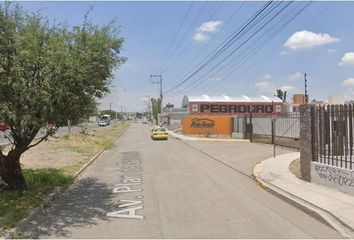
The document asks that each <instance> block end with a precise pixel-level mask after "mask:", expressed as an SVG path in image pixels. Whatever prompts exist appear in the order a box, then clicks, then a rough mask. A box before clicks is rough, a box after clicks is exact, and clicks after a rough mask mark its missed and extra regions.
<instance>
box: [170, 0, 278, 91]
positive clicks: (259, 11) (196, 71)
mask: <svg viewBox="0 0 354 240" xmlns="http://www.w3.org/2000/svg"><path fill="white" fill-rule="evenodd" d="M270 4H271V2H268V3H266V4H265V5H264V6H263V7H262V8H261V9H260V10H258V11H257V12H256V13H255V14H254V15H253V16H252V17H251V18H250V19H249V20H248V21H247V22H246V23H245V24H244V25H243V26H241V27H240V28H239V29H238V30H236V33H235V32H234V33H233V35H232V37H231V38H230V39H229V40H226V43H225V44H224V45H223V46H221V47H220V48H219V49H218V48H216V49H215V50H214V52H215V51H216V53H214V54H213V55H212V56H211V57H210V58H209V59H207V60H206V59H203V61H205V60H206V61H205V62H204V63H203V64H202V65H201V66H200V67H199V68H198V69H197V70H195V71H194V72H193V73H192V74H190V75H189V76H188V77H187V78H185V79H184V80H182V81H181V82H180V83H178V84H177V85H175V86H174V87H173V88H171V89H169V90H167V91H166V93H168V92H172V91H173V90H175V89H176V88H178V87H179V86H181V85H182V84H184V83H185V82H187V81H188V80H189V79H191V78H192V77H193V76H195V75H196V74H197V73H198V72H200V71H201V70H202V69H203V68H204V67H205V66H206V65H208V64H209V63H210V62H211V61H212V60H214V59H215V58H216V57H217V56H218V55H219V54H221V53H222V52H223V51H224V50H225V49H227V48H228V47H229V45H230V44H231V43H232V42H233V40H234V39H235V38H236V37H237V36H239V35H240V34H241V33H242V32H243V31H244V30H245V29H246V28H247V27H248V26H249V25H250V24H251V23H252V22H253V21H255V19H257V17H258V16H259V15H261V13H262V12H264V11H265V10H266V9H267V8H268V7H269V5H270Z"/></svg>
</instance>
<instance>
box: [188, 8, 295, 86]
mask: <svg viewBox="0 0 354 240" xmlns="http://www.w3.org/2000/svg"><path fill="white" fill-rule="evenodd" d="M288 6H289V5H287V6H285V8H286V7H288ZM285 8H283V9H282V10H280V11H284V10H285ZM297 8H298V7H296V8H295V9H294V10H292V11H291V12H290V13H288V14H287V15H285V16H283V17H282V18H280V19H279V20H278V21H277V22H276V23H275V24H274V25H272V26H271V27H269V28H268V29H265V31H264V33H263V34H262V35H261V36H259V37H258V38H257V39H256V40H254V41H253V42H252V43H251V44H250V45H249V46H247V47H246V48H245V49H244V50H243V51H241V52H240V53H239V54H238V55H236V57H235V58H237V57H241V56H242V54H243V53H245V52H247V51H250V49H251V47H253V46H254V45H255V44H256V43H257V42H259V40H262V38H263V37H264V36H266V37H267V38H266V39H265V40H264V41H263V42H261V43H260V44H259V45H257V46H256V49H255V50H258V49H260V48H261V47H264V46H265V43H266V42H268V41H267V40H270V39H271V38H273V37H274V36H275V35H276V34H277V32H279V31H280V30H281V29H282V28H284V27H285V26H286V25H287V24H288V23H289V21H287V22H286V23H285V24H284V26H282V27H280V28H279V29H276V28H275V27H276V26H277V25H278V24H280V23H281V22H282V21H283V20H284V19H286V18H287V17H289V16H290V15H291V13H292V12H293V11H295V10H296V9H297ZM277 15H279V13H277ZM292 19H293V18H292ZM292 19H291V20H292ZM271 20H272V19H271ZM291 20H290V21H291ZM261 28H263V26H262V27H261ZM272 30H275V31H273V32H275V33H276V34H273V35H272V34H271V33H272ZM257 32H258V30H257ZM250 40H251V39H250V38H249V39H247V40H246V41H245V42H244V43H249V42H250ZM242 45H243V44H241V46H240V47H239V48H237V49H235V50H234V52H235V51H237V50H239V49H241V47H242ZM254 52H255V51H254ZM254 52H251V54H249V55H247V57H252V55H253V54H254ZM232 54H233V53H231V54H229V56H230V55H232ZM224 60H226V58H224V59H223V61H224ZM239 61H240V62H241V63H243V64H244V63H245V62H246V59H245V58H243V59H242V58H241V59H239ZM221 63H222V62H220V63H219V64H218V65H220V64H221ZM230 64H235V63H234V60H230V61H229V62H228V63H227V64H225V65H224V66H223V67H221V68H220V69H219V70H217V71H216V72H215V73H214V74H213V76H215V75H216V74H217V73H219V72H220V71H222V70H223V69H225V68H226V67H227V66H228V65H230ZM218 65H216V66H215V67H214V68H213V69H212V70H214V69H215V68H216V67H217V66H218ZM212 70H210V71H209V72H208V73H210V72H211V71H212ZM206 75H207V74H206ZM206 75H203V76H202V77H200V78H199V79H198V80H197V81H196V82H194V84H195V83H197V82H198V81H200V80H203V77H205V76H206ZM205 81H206V80H204V81H202V82H205ZM191 86H192V84H190V85H188V86H187V87H186V88H185V89H184V90H186V89H187V88H188V87H191Z"/></svg>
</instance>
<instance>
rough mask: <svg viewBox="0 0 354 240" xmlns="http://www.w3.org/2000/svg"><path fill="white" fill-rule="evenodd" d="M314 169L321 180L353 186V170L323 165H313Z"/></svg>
mask: <svg viewBox="0 0 354 240" xmlns="http://www.w3.org/2000/svg"><path fill="white" fill-rule="evenodd" d="M315 171H316V173H317V174H318V176H319V177H320V179H321V180H324V181H326V182H331V183H334V184H336V185H338V186H345V187H354V171H352V172H351V171H348V170H342V169H339V168H336V167H332V166H323V165H315Z"/></svg>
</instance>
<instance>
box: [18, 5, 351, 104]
mask: <svg viewBox="0 0 354 240" xmlns="http://www.w3.org/2000/svg"><path fill="white" fill-rule="evenodd" d="M21 4H22V5H23V6H24V8H25V9H26V10H29V11H37V10H40V12H41V13H42V14H43V15H45V16H47V17H48V18H49V19H56V21H66V22H68V24H70V25H75V24H78V23H80V22H82V19H83V16H84V14H85V12H87V10H88V9H89V8H90V6H93V11H92V12H91V18H92V21H93V22H95V23H97V24H105V23H108V22H109V21H111V20H116V22H117V24H119V25H121V35H122V37H124V38H125V43H124V50H123V52H122V54H123V55H124V56H126V57H127V58H128V62H127V63H126V64H125V65H123V66H122V67H121V68H120V69H118V70H117V71H116V74H115V77H114V79H113V80H112V88H111V94H109V95H108V96H106V97H105V98H104V99H103V100H102V104H101V107H100V108H101V109H107V108H109V105H110V103H112V105H111V106H112V108H113V109H115V110H119V111H120V110H121V109H125V110H127V111H142V110H144V108H146V102H145V101H144V100H145V99H146V96H151V97H158V94H159V88H158V86H157V85H152V84H151V79H150V75H151V74H161V75H162V78H163V89H164V94H165V98H164V103H167V102H170V103H174V104H175V105H176V106H180V105H181V102H182V97H183V95H186V94H188V95H201V94H208V95H222V94H223V95H229V96H238V95H248V96H255V95H257V94H263V95H266V96H272V95H273V94H274V93H275V90H276V89H279V88H280V89H283V90H286V91H288V95H290V97H291V95H292V94H293V93H302V92H303V91H304V82H303V79H304V73H307V76H308V90H309V94H310V99H318V100H327V98H328V96H329V95H336V94H344V95H345V97H346V98H347V99H354V27H353V23H354V14H353V12H354V2H312V3H310V2H294V3H290V2H276V3H272V4H269V5H267V6H266V4H267V2H264V1H263V2H243V1H242V2H241V1H239V2H238V1H237V2H230V1H227V2H225V1H224V2H221V1H220V2H202V1H198V2H186V1H183V2H23V3H21ZM262 8H263V11H261V9H262ZM257 14H258V15H257ZM153 80H156V79H153Z"/></svg>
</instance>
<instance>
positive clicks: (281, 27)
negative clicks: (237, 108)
mask: <svg viewBox="0 0 354 240" xmlns="http://www.w3.org/2000/svg"><path fill="white" fill-rule="evenodd" d="M310 4H311V2H309V3H306V4H305V6H304V7H302V8H301V9H300V10H299V11H298V12H297V13H296V14H295V15H294V16H292V17H291V18H290V19H289V20H288V21H287V22H285V23H284V24H283V25H281V26H280V27H279V28H277V29H276V31H273V32H272V33H273V34H271V35H270V36H268V38H266V39H264V40H263V41H262V42H261V43H260V44H258V45H257V46H256V48H254V49H253V51H252V52H250V53H249V54H248V55H247V56H246V57H245V58H244V59H240V60H239V61H238V65H235V66H234V67H233V68H231V71H229V72H228V73H227V74H226V75H225V76H224V77H223V78H222V80H221V81H223V80H226V79H227V78H228V77H229V76H230V75H231V74H233V73H234V72H235V71H236V70H238V69H239V68H240V67H241V66H243V65H245V64H246V63H247V62H248V61H249V60H250V59H251V57H253V55H254V54H255V53H256V52H257V51H258V50H259V49H261V48H262V47H264V46H265V45H266V44H267V43H268V42H269V41H270V40H271V39H273V38H274V37H275V36H276V35H277V34H278V33H279V32H281V31H282V30H283V29H284V28H285V27H286V26H287V25H288V24H290V22H292V21H293V20H294V19H295V18H296V17H297V16H299V15H300V14H301V13H302V12H303V11H304V10H305V9H306V8H307V7H308V6H309V5H310ZM299 6H301V5H299ZM265 56H266V55H265ZM263 59H264V57H262V58H260V59H258V60H257V61H256V62H255V63H253V64H252V65H250V66H249V67H248V68H247V69H246V70H249V69H251V68H252V67H254V66H255V65H258V63H259V62H260V61H261V60H263ZM218 72H219V71H218ZM215 74H216V73H215ZM221 81H220V82H221ZM220 82H219V83H220ZM210 89H215V84H214V85H212V86H210V87H209V88H208V89H207V90H206V91H209V90H210Z"/></svg>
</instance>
